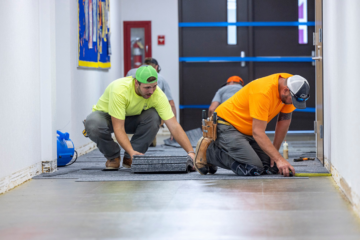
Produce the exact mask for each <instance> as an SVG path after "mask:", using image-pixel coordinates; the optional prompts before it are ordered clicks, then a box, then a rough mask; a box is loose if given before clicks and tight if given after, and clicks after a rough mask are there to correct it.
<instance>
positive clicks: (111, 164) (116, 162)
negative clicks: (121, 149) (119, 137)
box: [105, 157, 120, 169]
mask: <svg viewBox="0 0 360 240" xmlns="http://www.w3.org/2000/svg"><path fill="white" fill-rule="evenodd" d="M105 167H106V169H119V167H120V157H117V158H114V159H109V160H107V161H106V164H105Z"/></svg>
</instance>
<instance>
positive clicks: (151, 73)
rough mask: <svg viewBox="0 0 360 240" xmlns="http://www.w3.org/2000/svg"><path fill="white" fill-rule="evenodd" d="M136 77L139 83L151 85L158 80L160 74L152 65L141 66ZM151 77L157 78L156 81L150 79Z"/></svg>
mask: <svg viewBox="0 0 360 240" xmlns="http://www.w3.org/2000/svg"><path fill="white" fill-rule="evenodd" d="M135 77H136V80H138V81H139V82H141V83H145V84H149V83H154V82H156V81H157V80H158V73H157V72H156V70H155V68H153V67H152V66H150V65H147V66H141V67H139V68H138V69H137V70H136V74H135ZM151 77H153V78H155V80H154V79H149V78H151Z"/></svg>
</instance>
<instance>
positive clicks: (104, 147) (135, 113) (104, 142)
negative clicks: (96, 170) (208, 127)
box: [85, 66, 195, 169]
mask: <svg viewBox="0 0 360 240" xmlns="http://www.w3.org/2000/svg"><path fill="white" fill-rule="evenodd" d="M157 78H158V74H157V72H156V70H155V69H154V68H153V67H152V66H142V67H140V68H138V70H137V71H136V78H133V77H131V76H129V77H125V78H121V79H118V80H115V81H114V82H112V83H110V85H109V86H108V87H107V88H106V90H105V92H104V94H103V95H102V96H101V97H100V99H99V101H98V102H97V104H96V105H95V106H94V107H93V112H92V113H91V114H90V115H89V116H88V117H87V118H86V122H85V130H86V132H87V135H88V136H89V138H90V139H91V140H92V141H94V142H95V143H96V145H97V147H98V148H99V150H100V152H101V153H102V154H104V156H105V157H106V158H107V159H108V160H107V162H106V165H105V166H106V169H118V168H119V167H120V147H119V145H118V144H117V143H115V142H114V140H113V139H112V137H111V133H113V132H114V133H115V137H116V140H117V141H118V143H119V144H120V146H121V147H122V148H123V149H124V150H125V154H124V158H123V167H126V168H130V167H131V163H132V158H133V156H134V155H143V154H144V153H145V152H146V151H147V149H148V147H149V145H150V144H151V142H152V141H153V139H154V137H155V136H156V134H157V132H158V130H159V126H160V122H161V119H163V120H164V122H165V124H166V125H167V127H168V128H169V130H170V132H171V134H172V135H173V136H174V138H175V139H176V141H177V142H178V143H179V144H180V145H181V146H182V147H183V148H184V150H185V151H186V152H187V153H188V154H189V156H190V157H191V158H192V159H194V157H195V154H194V152H193V148H192V146H191V143H190V141H189V139H188V137H187V136H186V134H185V132H184V130H183V129H182V127H181V126H180V124H179V123H178V122H177V121H176V118H175V116H174V114H173V112H172V110H171V106H170V104H169V101H168V99H167V98H166V95H165V94H164V93H163V92H162V91H161V89H160V88H158V87H157ZM127 133H128V134H134V135H133V137H132V139H131V141H129V139H128V137H127V135H126V134H127Z"/></svg>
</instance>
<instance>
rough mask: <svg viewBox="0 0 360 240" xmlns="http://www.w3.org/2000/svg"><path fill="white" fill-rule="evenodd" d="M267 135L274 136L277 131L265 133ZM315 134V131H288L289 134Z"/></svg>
mask: <svg viewBox="0 0 360 240" xmlns="http://www.w3.org/2000/svg"><path fill="white" fill-rule="evenodd" d="M265 133H266V134H274V133H275V131H265ZM311 133H315V132H314V130H303V131H301V130H299V131H288V132H287V134H311Z"/></svg>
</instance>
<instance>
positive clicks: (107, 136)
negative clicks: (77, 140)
mask: <svg viewBox="0 0 360 240" xmlns="http://www.w3.org/2000/svg"><path fill="white" fill-rule="evenodd" d="M159 126H160V116H159V114H158V113H157V111H156V110H155V109H154V108H150V109H148V110H145V111H143V112H142V113H141V114H140V115H137V116H130V117H126V118H125V131H126V133H127V134H134V135H133V137H132V138H131V140H130V143H131V146H132V147H133V149H134V150H135V151H137V152H140V153H145V152H146V151H147V150H148V148H149V146H150V144H151V142H152V141H153V140H154V138H155V136H156V134H157V132H158V131H159ZM85 130H86V132H87V134H88V136H89V138H90V139H91V140H92V141H93V142H95V143H96V146H97V147H98V149H99V150H100V152H101V153H102V154H104V156H105V157H106V158H107V159H113V158H116V157H119V156H120V147H119V145H118V144H117V143H116V142H114V140H113V138H112V137H111V133H113V132H114V129H113V126H112V122H111V116H110V115H109V114H108V113H105V112H101V111H95V112H92V113H91V114H90V115H89V116H88V117H87V118H86V122H85ZM124 155H125V157H127V158H130V155H129V154H128V153H127V152H125V154H124Z"/></svg>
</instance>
